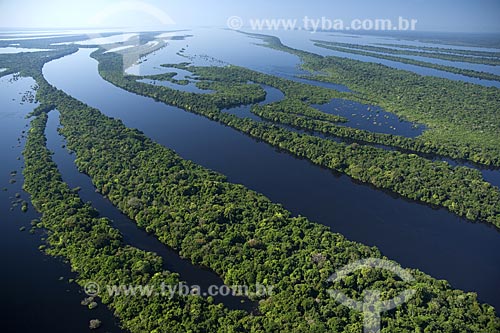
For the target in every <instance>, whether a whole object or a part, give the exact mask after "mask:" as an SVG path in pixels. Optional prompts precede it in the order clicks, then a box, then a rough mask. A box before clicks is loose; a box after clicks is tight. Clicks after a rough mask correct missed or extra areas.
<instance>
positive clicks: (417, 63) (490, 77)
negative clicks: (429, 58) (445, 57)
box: [314, 41, 500, 81]
mask: <svg viewBox="0 0 500 333" xmlns="http://www.w3.org/2000/svg"><path fill="white" fill-rule="evenodd" d="M337 44H339V43H332V42H326V41H321V42H316V43H314V45H316V46H319V47H322V48H325V49H329V50H333V51H338V52H347V53H352V54H358V55H362V56H368V57H373V58H378V59H384V60H390V61H396V62H400V63H402V64H408V65H415V66H420V67H427V68H432V69H437V70H440V71H445V72H449V73H453V74H459V75H464V76H469V77H474V78H478V79H483V80H493V81H500V76H499V75H496V74H492V73H489V72H479V71H475V70H472V69H463V68H457V67H452V66H445V65H440V64H434V63H431V62H426V61H420V60H414V59H408V58H403V57H396V56H391V55H387V54H380V53H374V52H367V51H365V50H366V49H367V48H369V46H362V48H359V49H355V48H353V47H339V46H338V45H337ZM349 45H351V44H349ZM353 45H355V44H353ZM379 52H381V51H379Z"/></svg>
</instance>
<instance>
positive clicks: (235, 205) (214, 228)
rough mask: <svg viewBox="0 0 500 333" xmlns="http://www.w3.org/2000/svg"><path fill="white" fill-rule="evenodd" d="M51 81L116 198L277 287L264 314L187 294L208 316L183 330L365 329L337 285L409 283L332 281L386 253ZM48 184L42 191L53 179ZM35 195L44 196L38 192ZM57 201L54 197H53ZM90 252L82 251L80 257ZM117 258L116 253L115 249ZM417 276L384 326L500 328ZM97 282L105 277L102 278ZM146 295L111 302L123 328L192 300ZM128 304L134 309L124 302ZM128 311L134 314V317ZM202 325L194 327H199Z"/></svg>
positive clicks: (465, 298)
mask: <svg viewBox="0 0 500 333" xmlns="http://www.w3.org/2000/svg"><path fill="white" fill-rule="evenodd" d="M44 86H45V85H44V84H41V89H40V90H39V99H40V100H41V101H42V102H45V100H49V101H50V102H51V103H52V102H54V101H55V102H56V105H57V108H58V110H59V111H60V113H61V123H62V125H63V128H62V130H61V131H62V134H63V135H64V136H65V137H66V138H67V141H68V147H69V148H70V149H71V150H74V151H75V152H76V155H77V159H76V163H77V166H78V167H79V169H80V170H81V171H82V172H85V173H86V174H88V175H89V176H90V177H91V178H92V179H93V182H94V184H95V185H96V187H97V189H98V190H99V191H100V192H101V193H102V194H104V195H106V196H107V197H108V198H109V199H110V200H111V201H112V202H113V204H114V205H116V206H117V207H119V208H120V210H122V211H123V212H124V213H126V214H127V215H128V216H130V217H131V218H133V219H134V220H135V221H137V224H138V225H139V226H141V227H142V228H144V229H146V230H147V231H148V232H151V233H153V234H155V235H156V236H157V237H158V238H159V239H160V240H161V241H162V242H164V243H165V244H168V245H170V246H172V247H173V248H175V249H177V250H178V251H179V252H180V253H181V254H182V255H183V256H185V257H187V258H189V259H190V260H191V261H192V262H193V263H195V264H201V265H204V266H207V267H210V268H211V269H213V270H214V271H216V272H217V273H218V274H219V275H220V276H222V277H223V278H224V281H225V283H227V284H229V285H231V284H245V285H252V284H254V283H256V282H259V281H260V282H261V283H264V284H269V285H274V288H275V289H274V291H275V293H274V294H273V295H272V296H270V297H267V298H264V299H262V300H261V301H260V303H259V312H260V315H258V316H252V315H242V314H241V312H226V311H223V310H222V309H221V307H220V306H219V307H214V306H210V307H209V310H211V312H207V313H206V312H205V311H206V309H205V308H204V307H203V306H202V305H203V304H205V302H203V301H202V300H203V299H198V298H194V299H190V300H188V301H186V302H188V303H189V302H195V300H196V301H198V302H200V303H201V305H199V306H198V307H197V308H196V310H195V311H196V312H195V313H196V314H197V315H198V314H199V315H200V316H203V317H202V318H201V319H202V320H200V318H199V317H198V316H194V319H193V317H192V313H193V307H190V309H191V312H190V313H191V316H189V318H187V317H182V316H181V317H175V318H176V319H177V320H182V321H183V322H184V326H183V328H184V329H186V328H191V329H193V330H195V331H216V330H217V329H219V330H220V331H225V332H227V331H232V332H237V331H250V332H273V331H276V332H277V331H280V332H283V331H285V332H315V333H316V332H331V331H344V332H358V331H359V330H361V327H362V318H361V314H360V313H356V312H354V311H350V310H349V309H347V308H346V307H344V306H342V305H340V304H338V303H337V302H336V301H335V300H334V299H332V298H331V297H330V296H329V294H328V290H329V288H332V287H333V288H336V289H339V290H342V291H344V292H345V293H347V294H348V295H350V296H351V297H353V298H356V299H359V298H362V291H363V290H364V289H366V288H369V287H372V288H376V289H379V290H381V291H382V295H383V296H382V297H384V298H385V297H387V298H390V297H393V296H394V295H396V294H398V293H399V292H401V291H402V290H403V289H405V288H407V287H410V286H408V285H407V284H406V283H404V282H402V281H401V280H399V279H397V278H396V277H395V276H393V275H392V273H390V272H388V271H385V270H371V271H370V273H369V274H368V273H367V272H365V271H363V270H361V271H357V272H356V273H354V274H353V275H352V276H350V277H349V278H346V279H345V280H344V281H342V282H339V283H336V284H335V285H333V286H331V285H329V284H328V283H327V282H326V279H327V278H328V277H329V276H330V275H331V274H332V273H333V272H334V271H335V270H336V269H338V268H339V267H341V266H343V265H344V264H346V263H348V262H351V261H353V260H357V259H359V258H367V257H376V258H381V255H380V253H379V252H378V251H377V250H376V249H374V248H369V247H366V246H363V245H360V244H357V243H354V242H350V241H347V240H346V239H345V238H343V237H342V236H340V235H338V234H335V233H332V232H331V231H330V230H329V229H328V228H327V227H324V226H321V225H318V224H315V223H312V222H310V221H308V220H307V219H306V218H303V217H292V216H291V215H290V213H289V212H288V211H286V210H285V209H283V208H282V207H281V206H279V205H276V204H273V203H272V202H270V201H269V200H268V199H267V198H265V197H263V196H262V195H260V194H257V193H255V192H253V191H250V190H248V189H246V188H245V187H243V186H241V185H236V184H231V183H228V182H227V181H226V180H225V177H223V176H221V175H219V174H217V173H214V172H212V171H209V170H206V169H204V168H202V167H199V166H197V165H195V164H194V163H192V162H189V161H186V160H182V159H181V158H180V157H179V156H177V155H176V154H175V153H174V152H173V151H171V150H169V149H167V148H165V147H162V146H161V145H159V144H156V143H154V142H152V141H151V140H150V139H148V138H146V137H145V136H144V135H142V134H141V133H140V132H138V131H136V130H131V129H128V128H126V127H125V126H124V125H123V124H122V123H121V122H120V121H118V120H114V119H110V118H108V117H105V116H104V115H102V114H101V113H100V112H99V111H98V110H95V109H92V108H90V107H88V106H86V105H84V104H82V103H80V102H78V101H76V100H74V99H72V98H71V97H69V96H66V95H64V94H63V93H60V92H59V96H58V97H57V100H55V99H54V98H49V97H48V96H47V95H44V94H42V93H40V92H41V91H43V89H44ZM30 135H33V132H30ZM32 148H33V147H32V146H31V145H30V146H29V147H27V151H28V152H29V151H33V149H32ZM27 157H28V159H29V160H32V159H30V158H29V157H30V156H27ZM33 160H36V161H41V162H40V163H44V161H46V159H43V158H40V157H39V156H37V157H36V158H34V159H33ZM52 173H53V171H52V172H51V174H52ZM26 175H27V176H28V178H31V177H36V179H39V180H43V181H45V180H46V179H47V177H45V173H42V174H40V173H36V174H35V173H34V172H33V169H31V168H29V169H27V170H26ZM42 186H43V188H45V186H48V184H42ZM58 187H59V186H58ZM39 188H42V187H39ZM32 192H33V193H35V192H36V189H32ZM65 193H68V194H67V195H71V197H72V198H74V197H75V196H76V195H75V194H73V193H71V192H70V191H69V189H68V191H66V190H65ZM48 194H50V191H49V192H43V194H41V195H42V196H43V197H45V196H46V195H48ZM65 196H66V195H65ZM52 202H54V200H52V198H51V200H47V201H44V203H52ZM37 207H41V208H40V209H44V207H46V206H43V205H40V204H37ZM56 207H58V205H56ZM68 208H69V207H64V206H63V207H62V209H61V212H60V211H59V209H56V211H57V216H59V217H58V222H57V225H58V226H59V227H60V228H70V230H71V233H73V232H76V231H75V229H74V227H75V225H74V224H71V225H66V224H63V225H61V223H60V222H59V221H61V220H62V221H64V220H66V218H62V219H61V218H60V214H65V212H72V210H71V209H68ZM66 214H69V213H66ZM54 217H55V216H54ZM63 217H64V215H63ZM46 219H47V217H45V216H44V220H43V221H44V222H43V223H44V224H47V223H48V222H47V220H46ZM70 221H72V220H71V219H70ZM78 221H80V219H78ZM98 221H102V219H99V220H98ZM98 221H92V222H91V224H92V225H94V224H97V222H98ZM102 223H104V222H101V224H102ZM95 228H96V227H94V228H91V230H92V229H95ZM102 228H104V227H102ZM87 229H88V228H87ZM77 230H78V229H77ZM105 230H106V229H105ZM108 233H109V231H108ZM96 238H97V239H98V237H97V235H88V236H85V235H82V236H80V237H78V239H80V241H81V240H83V242H85V245H83V244H81V243H78V241H74V240H73V239H67V238H66V237H64V238H63V239H65V241H64V242H61V241H60V240H61V237H57V244H61V245H66V244H68V245H69V246H70V247H71V249H81V248H84V249H86V248H89V245H88V244H87V243H88V242H90V243H91V242H94V241H95V239H96ZM50 239H55V237H54V236H51V238H50ZM106 243H107V242H106ZM71 244H79V245H75V246H72V245H71ZM90 248H92V247H90ZM108 251H109V249H108ZM85 253H86V251H83V253H82V251H81V250H80V251H78V255H79V256H82V257H83V256H84V255H85ZM110 254H111V255H113V258H114V252H111V253H110ZM139 254H140V255H142V254H141V253H139ZM94 258H96V256H93V257H92V258H86V257H85V258H82V259H85V260H88V261H89V262H85V263H80V262H79V261H78V262H73V261H72V264H74V265H75V266H76V267H82V271H86V269H85V267H88V266H87V265H92V264H95V261H93V262H90V261H91V260H92V259H94ZM97 258H100V256H97ZM94 260H96V259H94ZM116 260H118V259H116ZM133 261H135V260H133ZM143 261H144V260H143ZM82 265H85V266H82ZM121 265H125V267H128V266H127V265H130V262H129V261H125V262H123V263H121V262H120V263H118V264H114V265H112V268H111V269H112V270H111V271H110V270H109V269H110V268H109V266H110V265H109V264H106V265H97V267H103V266H104V267H106V268H107V272H106V273H107V274H106V277H107V279H109V276H108V275H109V274H113V276H117V275H118V276H119V277H120V278H121V276H120V274H121V273H120V272H121V270H120V267H121ZM151 266H153V263H152V264H151ZM91 267H94V265H92V266H91ZM134 267H135V266H134ZM153 267H156V266H153ZM95 269H96V268H95V267H94V268H93V270H95ZM129 269H130V268H129ZM149 271H154V270H153V269H150V270H149ZM111 272H113V273H111ZM411 273H412V274H413V275H414V276H415V279H416V281H415V282H414V283H412V284H411V287H412V288H415V289H416V290H417V294H416V296H415V297H414V298H413V299H412V300H410V301H409V302H408V303H406V304H405V305H402V306H401V307H399V308H398V310H397V311H393V312H390V313H387V314H384V315H383V316H382V318H383V323H382V326H383V327H384V328H386V329H387V330H388V331H398V332H414V330H415V328H416V327H418V329H421V330H422V332H435V331H439V330H442V331H445V330H450V331H454V330H455V331H459V330H462V329H463V328H464V327H467V330H469V331H471V332H483V331H485V330H497V329H499V328H500V320H499V319H498V318H496V317H495V314H494V309H493V308H491V307H490V306H488V305H480V304H479V303H477V300H476V299H475V295H474V294H472V293H467V294H466V293H463V292H460V291H457V290H452V289H451V288H450V286H449V285H448V284H447V283H446V282H444V281H438V280H434V279H432V278H430V277H429V276H427V275H425V274H423V273H421V272H419V271H416V270H412V271H411ZM163 274H165V273H163ZM155 276H156V274H155V275H153V278H154V277H155ZM94 278H96V277H94V276H92V279H94ZM97 279H98V280H97V281H101V279H104V276H103V277H102V278H100V277H99V276H98V277H97ZM141 301H142V302H143V303H140V304H135V303H133V302H139V301H137V300H134V301H130V300H129V301H128V302H129V303H127V304H126V307H125V304H122V303H119V301H115V300H112V302H113V303H110V306H112V307H114V304H115V303H114V302H117V303H116V304H117V306H116V308H115V311H117V314H118V315H119V316H122V317H121V318H124V320H125V326H126V327H128V328H129V329H130V330H132V331H134V332H142V331H145V330H148V331H149V330H157V331H158V332H159V331H165V328H170V326H168V325H172V323H168V320H165V321H163V320H162V321H159V320H158V318H165V317H164V316H165V315H164V314H162V312H161V311H162V310H163V311H167V313H172V312H173V311H175V312H178V311H180V310H178V309H179V308H180V309H185V307H186V306H187V305H184V304H182V303H180V302H181V301H179V300H176V303H174V304H169V303H167V301H165V300H163V299H162V301H161V303H157V302H155V300H153V299H141ZM207 306H208V305H207ZM131 308H132V309H134V311H130V310H126V309H131ZM121 311H123V312H125V314H123V313H122V312H121ZM181 313H182V314H184V313H186V312H185V311H182V312H181ZM127 315H130V316H134V318H135V320H133V319H132V317H128V316H127ZM129 318H130V319H129ZM166 318H172V316H171V315H168V316H167V317H166ZM189 319H191V320H192V321H188V320H189ZM122 320H123V319H122ZM186 322H187V323H186ZM215 322H216V323H217V324H218V325H219V326H216V325H215ZM195 323H196V325H197V326H194V324H195ZM188 324H190V325H191V326H189V325H188ZM198 325H199V326H198ZM176 327H177V326H176ZM194 327H196V328H194ZM170 329H171V328H170Z"/></svg>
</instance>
